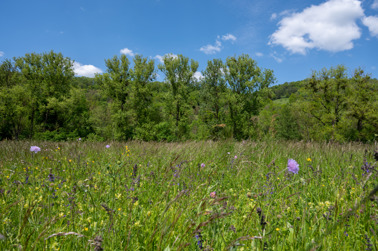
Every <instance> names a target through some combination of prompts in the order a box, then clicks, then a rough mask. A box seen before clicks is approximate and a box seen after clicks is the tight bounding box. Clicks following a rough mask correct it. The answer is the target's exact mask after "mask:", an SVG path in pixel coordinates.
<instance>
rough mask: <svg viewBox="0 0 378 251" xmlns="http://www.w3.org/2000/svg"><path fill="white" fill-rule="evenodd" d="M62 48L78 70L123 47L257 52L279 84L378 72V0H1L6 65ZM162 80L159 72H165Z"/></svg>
mask: <svg viewBox="0 0 378 251" xmlns="http://www.w3.org/2000/svg"><path fill="white" fill-rule="evenodd" d="M51 50H54V51H55V52H61V53H62V54H63V55H64V56H66V57H69V58H71V59H72V60H74V61H75V65H74V68H75V72H76V74H77V75H78V76H93V75H94V73H96V72H97V73H101V72H104V71H106V67H105V63H104V60H105V59H108V58H112V57H113V56H114V55H117V56H120V55H121V54H122V53H123V54H126V55H128V56H129V57H130V59H131V58H132V57H133V55H135V54H140V55H143V56H144V57H149V58H151V59H154V60H155V62H156V64H158V63H160V59H161V57H163V56H164V55H167V54H174V55H175V54H183V55H184V56H186V57H189V58H191V59H194V60H196V61H198V62H199V69H198V70H199V72H198V73H197V76H200V71H202V70H204V69H205V68H206V65H207V61H208V60H211V59H213V58H221V59H223V60H224V61H225V59H226V58H227V57H228V56H237V55H240V54H243V53H244V54H249V55H250V57H252V58H253V59H255V60H256V61H257V64H258V66H259V67H261V68H268V69H272V70H273V71H274V73H275V76H276V78H277V83H278V84H281V83H284V82H289V81H297V80H302V79H304V78H306V77H309V76H310V75H311V72H312V71H313V70H320V69H322V68H324V67H326V68H329V67H332V66H337V65H338V64H344V65H345V66H347V67H348V69H349V70H350V74H352V73H353V70H354V69H355V68H357V67H362V68H363V69H364V70H365V71H366V72H368V73H370V74H371V75H372V77H374V78H378V0H364V1H362V0H361V1H359V0H329V1H324V0H323V1H315V0H312V1H308V0H287V1H282V0H201V1H199V0H193V1H190V0H187V1H182V0H122V1H121V0H106V1H102V0H101V1H100V0H91V1H86V0H34V1H30V0H28V1H26V0H2V1H1V2H0V61H2V60H4V59H6V58H8V59H12V58H13V57H20V56H24V55H25V54H26V53H32V52H35V53H43V52H49V51H51ZM157 73H158V75H159V80H163V77H164V76H163V75H162V73H161V72H159V71H158V72H157Z"/></svg>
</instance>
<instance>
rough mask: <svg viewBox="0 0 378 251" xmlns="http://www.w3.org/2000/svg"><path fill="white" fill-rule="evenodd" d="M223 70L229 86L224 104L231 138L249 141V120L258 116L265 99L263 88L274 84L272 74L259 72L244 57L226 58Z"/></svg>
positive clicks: (250, 123) (250, 132)
mask: <svg viewBox="0 0 378 251" xmlns="http://www.w3.org/2000/svg"><path fill="white" fill-rule="evenodd" d="M226 66H227V70H226V80H227V83H228V85H229V86H230V92H229V93H228V97H227V101H228V107H229V118H230V122H231V125H232V128H233V137H235V138H236V139H242V138H248V137H251V136H252V137H253V135H254V133H255V128H254V127H255V123H254V122H253V121H254V120H253V116H254V115H255V116H256V115H258V113H259V111H260V109H261V107H263V104H264V103H265V102H264V101H265V100H264V98H266V97H267V96H269V91H268V90H267V88H268V87H269V86H270V85H271V84H272V83H274V81H275V78H274V75H273V71H271V70H264V71H263V72H262V71H261V69H260V68H259V67H258V66H257V63H256V62H255V61H254V60H253V59H251V58H250V57H249V56H248V55H241V56H239V57H237V58H235V57H228V58H227V61H226Z"/></svg>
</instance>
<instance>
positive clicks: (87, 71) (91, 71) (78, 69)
mask: <svg viewBox="0 0 378 251" xmlns="http://www.w3.org/2000/svg"><path fill="white" fill-rule="evenodd" d="M73 70H74V72H75V75H76V76H84V77H89V78H93V77H94V76H95V74H96V73H102V70H101V69H100V68H97V67H96V66H93V65H82V64H80V63H79V62H74V63H73Z"/></svg>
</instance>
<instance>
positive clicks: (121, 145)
mask: <svg viewBox="0 0 378 251" xmlns="http://www.w3.org/2000/svg"><path fill="white" fill-rule="evenodd" d="M31 146H38V147H40V148H41V151H39V152H37V153H34V152H31V151H30V148H31ZM375 150H377V146H376V145H364V144H357V143H351V144H342V145H340V144H326V143H304V142H252V141H245V142H233V141H220V142H187V143H145V142H108V143H92V142H82V141H79V140H77V141H75V142H62V143H53V142H28V141H20V142H15V141H2V142H0V250H311V249H312V250H377V242H378V241H377V240H378V239H377V229H378V227H377V224H378V210H377V209H378V203H377V198H376V197H374V196H369V193H371V191H372V190H373V189H374V187H375V186H376V185H377V183H378V182H377V163H376V161H375V160H374V156H373V154H374V151H375ZM288 159H294V160H295V161H296V162H297V163H298V164H299V171H298V173H297V174H295V173H292V172H290V171H289V170H288V168H287V166H288ZM375 196H377V194H376V195H375ZM369 197H371V198H370V199H369Z"/></svg>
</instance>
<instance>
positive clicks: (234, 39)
mask: <svg viewBox="0 0 378 251" xmlns="http://www.w3.org/2000/svg"><path fill="white" fill-rule="evenodd" d="M222 40H223V41H228V40H231V41H236V37H235V36H234V35H232V34H226V35H223V36H222Z"/></svg>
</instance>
